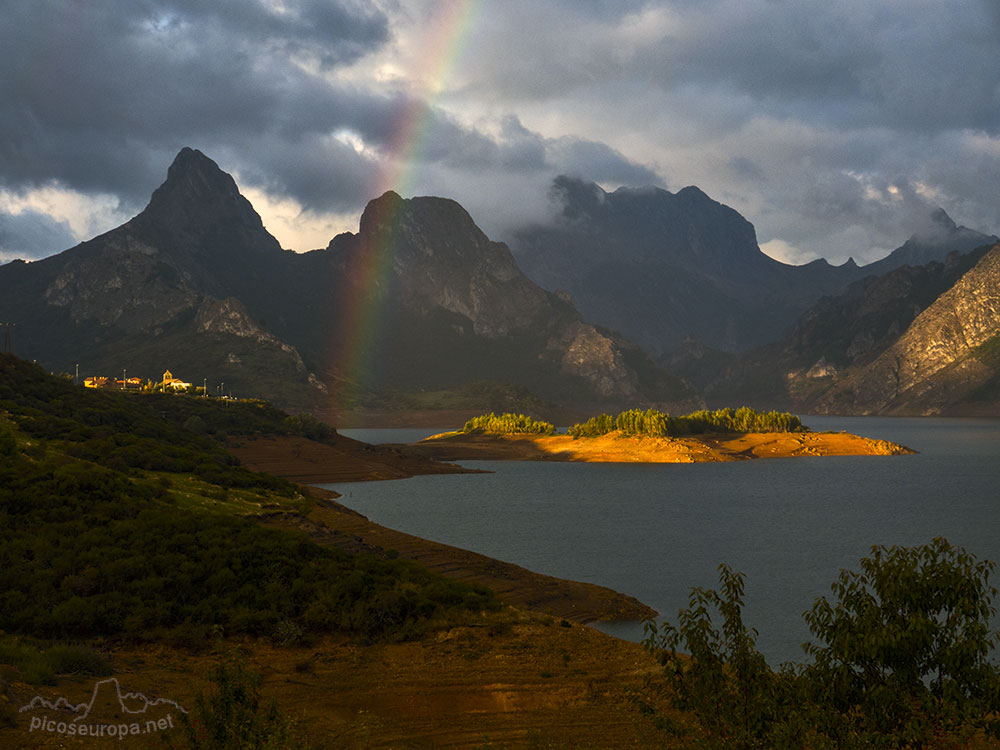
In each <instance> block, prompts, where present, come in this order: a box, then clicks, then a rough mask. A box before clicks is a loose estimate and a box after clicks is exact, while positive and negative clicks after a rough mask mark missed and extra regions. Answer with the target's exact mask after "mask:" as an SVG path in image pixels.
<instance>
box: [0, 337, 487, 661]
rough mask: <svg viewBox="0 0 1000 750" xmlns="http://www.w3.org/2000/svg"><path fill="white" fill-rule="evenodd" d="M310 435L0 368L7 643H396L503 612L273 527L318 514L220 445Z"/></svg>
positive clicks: (201, 407) (214, 409)
mask: <svg viewBox="0 0 1000 750" xmlns="http://www.w3.org/2000/svg"><path fill="white" fill-rule="evenodd" d="M326 429H327V430H329V431H330V434H332V430H330V428H326ZM304 431H305V432H318V433H319V434H317V435H316V436H317V437H320V438H323V437H324V434H323V429H322V427H320V426H318V425H317V424H316V423H314V421H313V420H310V419H308V418H305V419H303V418H296V417H288V416H287V415H285V414H283V413H282V412H280V411H278V410H276V409H273V408H272V407H269V406H268V405H266V404H260V403H230V402H219V401H215V402H213V401H208V400H204V399H200V400H199V399H192V398H188V397H183V396H176V397H173V396H159V397H157V396H138V395H128V394H120V393H102V392H94V391H88V390H85V389H83V388H78V387H75V386H73V384H72V383H70V382H68V381H65V380H61V379H58V378H54V377H51V376H48V375H45V374H44V373H43V372H42V371H41V369H40V368H38V367H36V366H34V365H30V364H28V363H25V362H23V361H21V360H18V359H16V358H14V357H11V356H8V355H0V630H3V631H6V632H11V633H22V634H25V635H31V636H35V637H44V638H85V637H93V636H105V637H108V636H110V637H115V638H126V639H133V640H144V639H155V638H160V637H164V636H170V637H172V638H175V639H179V640H180V641H182V642H184V643H188V644H191V645H197V644H199V643H204V642H205V641H206V640H207V638H208V636H209V634H210V633H211V632H221V633H224V634H226V635H230V634H237V633H246V634H253V635H258V636H267V637H274V638H276V639H284V638H288V637H291V636H296V635H300V634H303V633H308V632H317V633H322V632H330V631H347V632H352V633H359V634H365V635H368V636H374V635H387V634H393V633H395V634H399V633H405V632H409V631H410V630H411V629H413V628H417V627H419V625H420V623H421V622H423V621H425V620H426V619H427V618H428V617H431V616H433V615H434V614H435V613H438V612H440V611H441V610H442V609H446V608H451V607H468V608H471V609H475V610H480V609H483V608H489V607H493V606H495V600H494V598H493V595H492V594H490V593H488V592H486V591H485V590H483V589H474V588H472V587H469V586H465V585H462V584H458V583H453V582H450V581H446V580H445V579H443V578H440V577H438V576H436V575H432V574H431V573H429V572H427V571H426V570H424V569H422V568H419V567H418V566H415V565H412V564H409V563H404V562H402V561H398V560H390V559H387V558H385V557H379V556H375V555H352V554H348V553H346V552H342V551H339V550H334V549H330V548H327V547H322V546H319V545H317V544H315V543H313V542H312V541H310V540H309V539H307V538H306V537H304V536H302V535H300V534H296V533H291V532H285V531H277V530H274V529H268V528H264V527H262V526H261V525H260V524H259V517H260V516H261V515H262V514H265V513H295V512H296V511H300V510H303V509H305V508H306V507H307V505H308V501H307V499H306V498H305V497H304V496H303V495H302V494H300V492H299V490H298V488H297V487H296V486H294V485H291V484H289V483H288V482H285V481H284V480H281V479H277V478H275V477H272V476H269V475H267V474H261V473H257V472H252V471H249V470H247V469H245V468H243V467H241V466H239V465H238V461H236V459H234V458H233V457H232V456H230V455H229V454H228V453H227V452H226V451H225V449H224V447H223V445H222V444H221V443H220V442H219V441H218V440H215V439H213V438H212V437H209V436H208V435H209V434H210V433H214V434H215V435H216V436H221V435H223V434H225V433H227V432H228V433H231V434H236V433H240V434H253V433H264V434H301V433H302V432H304ZM328 436H329V435H327V437H328Z"/></svg>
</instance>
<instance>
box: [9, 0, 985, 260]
mask: <svg viewBox="0 0 1000 750" xmlns="http://www.w3.org/2000/svg"><path fill="white" fill-rule="evenodd" d="M458 1H459V2H462V0H458ZM441 5H442V4H441V3H432V2H430V0H391V2H390V0H383V1H380V2H376V3H371V2H369V3H363V2H360V1H356V0H286V2H285V3H274V2H270V1H269V0H136V1H135V2H129V3H120V2H115V1H113V0H90V1H89V2H85V3H84V2H70V1H68V0H62V1H58V2H57V1H56V0H36V2H31V3H24V2H19V1H18V0H0V12H2V14H3V15H2V17H3V18H4V23H3V24H2V25H0V55H2V57H3V62H4V65H3V69H2V72H0V97H2V101H3V102H4V106H3V107H0V189H4V190H6V191H8V193H9V194H14V195H24V194H26V193H27V192H28V191H30V190H32V189H33V188H39V187H46V186H57V187H61V188H66V189H69V190H74V191H78V192H80V193H84V194H108V195H112V196H115V197H116V198H117V199H118V200H119V202H120V206H121V211H122V213H123V214H128V213H134V212H135V211H137V210H138V209H139V208H141V207H142V205H144V203H145V201H146V200H147V199H148V197H149V194H150V192H151V191H152V190H153V189H154V188H155V187H156V185H157V184H159V182H161V181H162V179H163V177H164V175H165V171H166V166H167V165H168V164H169V162H170V160H171V159H172V157H173V155H174V154H175V153H176V151H177V150H178V149H179V148H180V147H182V146H185V145H191V146H194V147H197V148H200V149H202V150H203V151H205V152H206V153H207V154H209V155H210V156H212V157H213V158H215V159H216V160H217V161H218V162H219V163H220V165H222V166H223V168H225V169H228V170H230V171H235V172H238V174H239V177H240V180H241V183H242V184H243V185H247V186H253V187H256V188H258V189H260V190H263V191H265V192H266V193H267V194H268V195H269V196H271V197H272V198H273V199H275V200H277V199H282V198H290V199H293V200H294V201H295V202H296V203H297V204H298V205H299V206H301V207H302V209H303V211H304V213H303V215H302V217H303V220H304V221H305V220H307V219H308V218H309V217H321V216H329V215H333V214H350V213H355V214H356V213H360V210H361V208H362V207H363V205H364V203H365V202H366V201H367V199H369V198H370V197H372V195H371V192H372V191H373V190H374V189H375V186H376V185H378V184H379V182H378V176H379V175H380V174H384V173H386V172H387V171H389V170H390V166H391V165H389V164H387V161H386V160H387V158H388V155H389V152H390V151H391V148H392V145H393V140H392V139H393V137H394V134H395V129H396V127H397V124H398V123H400V122H401V121H403V120H404V119H407V118H414V117H417V118H418V119H419V122H420V123H421V126H422V127H421V132H422V133H423V134H424V135H425V138H424V140H423V148H422V149H421V150H420V151H419V153H418V155H417V159H418V163H417V164H415V165H413V166H412V167H411V168H410V169H408V170H405V173H406V174H407V175H408V177H409V178H410V179H409V181H408V185H409V187H410V188H411V189H412V192H414V193H436V194H444V195H448V196H450V197H454V198H456V199H458V200H459V201H460V202H462V203H463V204H465V205H466V206H467V207H468V208H469V209H470V211H471V212H472V213H473V216H475V217H476V219H477V220H478V221H479V222H480V223H481V224H482V225H483V226H484V228H485V229H487V231H489V232H490V233H491V234H495V235H502V234H503V232H504V230H505V229H507V228H509V227H510V226H512V225H514V224H516V223H518V222H519V221H522V220H537V219H539V218H541V217H542V216H543V215H544V213H545V211H547V210H548V207H547V204H546V201H545V195H546V192H547V188H548V186H549V184H550V183H551V180H552V179H553V177H555V176H556V175H557V174H561V173H566V174H572V175H575V176H579V177H582V178H584V179H589V180H594V181H598V182H601V183H602V184H604V185H606V186H608V187H612V188H613V187H616V186H617V185H620V184H626V185H643V184H659V185H664V186H668V187H671V188H672V189H676V188H679V187H682V186H683V185H685V184H697V185H699V186H700V187H702V188H703V189H704V190H705V191H706V192H708V193H709V194H710V195H712V196H713V197H714V198H716V199H718V200H721V201H723V202H726V203H729V204H730V205H732V206H733V207H735V208H736V209H737V210H740V211H741V212H743V213H744V214H745V215H746V216H747V218H749V219H750V220H751V221H753V222H754V223H755V225H756V226H757V228H758V233H759V236H760V239H761V241H762V242H765V243H767V242H770V243H771V244H770V245H769V246H768V247H769V248H770V249H771V250H772V251H777V252H784V254H785V255H786V257H789V258H794V259H799V260H806V259H809V258H812V257H816V256H817V255H825V256H827V257H830V258H831V259H833V260H835V261H840V260H843V259H845V258H846V257H847V256H848V255H855V257H858V258H859V259H860V260H871V259H873V258H874V257H877V256H878V255H879V254H882V253H884V252H886V251H888V250H890V249H892V248H893V247H895V246H897V245H899V244H901V243H902V241H903V240H905V239H906V237H907V236H908V235H909V234H910V233H911V232H912V231H913V229H914V228H915V227H916V226H917V225H918V224H919V221H920V219H921V217H922V216H923V215H924V214H925V213H926V212H927V210H928V209H929V208H930V207H932V206H936V205H942V206H944V208H945V209H946V210H948V211H949V213H951V214H952V215H953V217H954V218H955V219H956V220H957V221H959V222H960V223H965V224H968V225H969V226H972V227H974V228H977V229H981V230H987V231H991V232H996V231H998V229H1000V207H998V205H997V201H996V200H995V196H996V195H997V194H998V192H1000V79H998V77H997V76H996V73H995V70H996V60H997V59H1000V33H998V32H1000V11H998V10H997V7H998V6H997V5H996V3H995V0H973V1H971V2H958V0H922V2H920V3H919V4H913V3H898V2H888V1H887V0H881V1H880V0H876V1H875V2H872V1H871V0H839V1H838V2H829V0H824V1H823V2H820V1H819V0H700V1H699V2H694V1H693V0H673V1H670V2H668V1H666V0H664V1H660V2H642V1H641V0H625V1H623V0H616V1H615V2H612V1H611V0H505V2H503V3H488V2H484V1H483V0H473V1H472V2H470V3H468V4H467V7H468V9H469V10H470V11H473V13H472V15H473V16H474V18H475V21H476V23H475V24H474V25H473V27H472V28H471V30H470V31H469V35H468V39H467V41H466V49H465V53H464V55H463V56H462V58H461V64H460V65H459V66H458V67H456V68H455V69H454V70H453V71H451V76H450V79H449V80H448V81H447V85H446V86H445V88H444V89H443V90H442V91H441V93H440V97H439V98H435V99H434V100H423V99H422V98H421V96H422V95H421V93H420V88H419V87H417V88H412V87H409V88H408V87H407V86H406V85H405V84H406V82H407V80H408V79H407V78H406V75H403V77H402V78H401V79H400V81H399V82H398V83H393V80H392V79H391V77H389V78H388V79H387V78H386V77H385V76H384V75H381V74H380V73H379V65H380V64H381V63H382V62H386V61H388V62H389V63H396V67H397V68H402V69H403V70H404V74H408V73H413V72H414V70H415V69H416V68H419V64H418V63H419V57H417V58H414V57H413V56H412V55H413V54H414V53H412V52H411V53H410V54H411V56H410V57H407V56H406V52H405V51H406V50H407V49H409V50H413V49H418V50H419V48H420V40H421V39H422V35H423V34H424V33H425V31H426V30H425V29H421V28H419V27H417V26H415V25H413V24H414V21H413V19H421V18H426V17H428V16H432V15H433V12H434V11H436V10H438V9H439V8H440V7H441ZM430 52H433V50H431V51H430ZM416 54H419V52H418V53H416ZM428 54H429V53H428ZM2 209H3V205H2V203H0V258H5V257H10V256H11V255H12V254H13V253H15V252H16V253H21V254H24V255H27V256H33V257H34V256H38V255H42V254H45V253H47V252H54V251H58V250H61V249H63V247H65V246H68V244H62V245H59V244H57V245H51V244H50V243H56V242H58V243H66V239H67V238H68V233H67V227H66V225H65V223H60V221H61V220H60V219H59V218H58V217H53V216H47V215H45V214H44V213H42V212H40V211H38V210H35V211H23V210H22V212H21V213H18V214H17V215H16V216H15V215H13V214H3V213H2ZM265 218H266V217H265ZM14 238H17V239H14ZM279 239H282V240H283V241H286V238H284V237H279ZM69 244H72V243H69ZM286 244H287V242H286ZM296 249H307V248H305V247H299V246H296Z"/></svg>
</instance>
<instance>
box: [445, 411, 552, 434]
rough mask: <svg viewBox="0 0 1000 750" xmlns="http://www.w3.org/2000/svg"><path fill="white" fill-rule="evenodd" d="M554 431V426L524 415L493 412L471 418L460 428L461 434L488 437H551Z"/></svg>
mask: <svg viewBox="0 0 1000 750" xmlns="http://www.w3.org/2000/svg"><path fill="white" fill-rule="evenodd" d="M555 431H556V428H555V425H553V424H550V423H549V422H541V421H539V420H536V419H533V418H531V417H529V416H526V415H524V414H494V413H493V412H490V413H489V414H484V415H482V416H479V417H473V418H472V419H470V420H469V421H468V422H466V423H465V426H464V427H463V428H462V432H482V433H486V434H488V435H514V434H518V433H526V434H530V435H551V434H552V433H554V432H555Z"/></svg>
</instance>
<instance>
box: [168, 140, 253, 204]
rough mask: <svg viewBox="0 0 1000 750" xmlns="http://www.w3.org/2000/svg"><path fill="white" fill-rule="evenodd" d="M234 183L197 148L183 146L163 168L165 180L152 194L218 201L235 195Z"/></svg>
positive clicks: (236, 194)
mask: <svg viewBox="0 0 1000 750" xmlns="http://www.w3.org/2000/svg"><path fill="white" fill-rule="evenodd" d="M239 194H240V190H239V188H238V187H236V181H235V180H234V179H233V178H232V177H231V176H230V175H228V174H226V173H225V172H223V171H222V170H221V169H219V165H218V164H216V163H215V162H214V161H212V160H211V159H209V158H208V157H207V156H205V154H203V153H202V152H201V151H198V150H197V149H193V148H188V147H186V146H185V147H184V148H182V149H181V150H180V151H179V152H178V154H177V156H176V157H174V161H173V163H172V164H171V165H170V168H169V169H167V181H166V182H164V183H163V184H162V185H161V186H160V187H159V188H158V189H157V190H156V192H155V193H153V200H154V201H155V200H156V198H157V196H158V195H159V196H160V197H163V195H181V196H183V197H185V198H196V199H205V198H210V199H218V198H220V197H222V196H228V197H235V196H239Z"/></svg>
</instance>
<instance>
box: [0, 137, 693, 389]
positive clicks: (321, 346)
mask: <svg viewBox="0 0 1000 750" xmlns="http://www.w3.org/2000/svg"><path fill="white" fill-rule="evenodd" d="M0 320H5V321H13V322H15V323H16V325H17V328H16V330H17V347H16V352H17V353H18V354H20V355H21V356H24V357H27V358H30V359H37V360H38V361H39V362H40V363H42V364H44V365H45V366H46V367H48V368H50V369H52V370H54V371H57V372H58V371H64V372H74V371H75V370H74V368H75V366H76V365H77V364H79V366H80V369H81V375H83V374H84V373H86V374H111V375H116V374H117V373H119V372H122V371H123V370H127V371H128V372H129V374H142V375H144V376H145V377H149V378H151V379H154V380H155V379H156V378H158V377H159V376H160V373H162V372H163V371H164V370H166V369H168V368H169V369H170V370H172V372H173V373H174V374H175V375H178V376H179V377H182V378H183V379H185V380H188V381H190V382H193V383H196V384H199V385H200V384H201V383H202V381H203V380H207V382H208V384H209V392H210V393H211V392H212V389H213V388H215V387H217V385H221V384H222V383H225V391H227V392H229V391H233V392H237V393H239V394H240V395H257V396H264V397H268V398H270V399H272V400H274V401H276V402H277V403H279V404H282V405H286V406H299V407H316V406H317V405H319V406H322V405H323V404H324V403H326V402H327V401H328V399H330V398H331V396H337V397H339V398H347V395H348V394H350V396H351V398H353V399H354V400H355V401H357V400H358V399H361V400H363V399H365V398H374V399H376V400H377V398H378V394H380V393H385V392H388V391H391V390H394V389H396V390H398V389H402V390H407V389H410V390H414V389H415V390H420V389H435V388H438V389H440V388H450V387H457V386H461V385H463V384H466V383H469V382H471V381H477V380H491V381H498V382H500V383H506V384H512V385H516V386H521V387H526V388H528V389H530V390H531V391H533V392H534V393H536V394H538V395H540V396H541V397H543V398H546V399H550V400H552V401H557V402H560V403H566V402H581V403H603V402H608V403H642V402H657V403H660V402H670V401H676V400H684V399H689V398H690V397H691V395H692V394H691V391H690V389H689V388H688V387H687V386H686V385H685V384H684V383H683V382H682V381H680V380H679V379H677V378H675V377H672V376H670V375H669V374H668V373H666V372H665V371H663V370H662V369H661V368H660V367H658V366H657V365H656V364H654V363H653V361H652V360H651V359H650V358H649V357H648V356H647V355H646V354H645V353H644V352H642V351H641V350H639V349H638V348H637V347H635V346H633V345H631V344H629V343H628V342H627V341H625V340H624V339H623V338H621V337H620V336H617V335H614V334H610V333H608V332H606V331H602V330H599V329H597V328H595V327H594V326H593V325H591V324H588V323H585V322H584V321H583V320H582V318H581V316H580V314H579V313H578V312H577V311H576V310H575V309H574V307H573V305H572V304H571V303H569V302H567V301H566V300H565V299H563V298H561V297H559V296H557V295H555V294H553V293H550V292H547V291H545V290H543V289H542V288H541V287H539V286H537V285H536V284H535V283H533V282H532V281H530V280H528V279H527V278H526V277H525V276H524V275H523V274H522V273H521V272H520V270H519V269H518V267H517V265H516V264H515V262H514V259H513V257H512V255H511V253H510V251H509V250H508V249H507V247H506V246H505V245H503V244H500V243H496V242H491V241H490V240H489V239H488V238H487V237H486V236H485V235H484V234H483V233H482V232H481V231H480V230H479V228H478V227H476V225H475V223H474V222H473V221H472V219H471V217H470V216H469V215H468V213H466V212H465V210H464V209H462V207H461V206H459V205H458V204H457V203H455V202H454V201H451V200H446V199H441V198H414V199H411V200H404V199H402V198H400V197H399V196H398V195H396V194H394V193H387V194H385V195H383V196H381V197H380V198H378V199H376V200H373V201H372V202H371V203H369V205H368V207H367V208H366V210H365V212H364V214H363V216H362V217H361V222H360V229H359V232H358V234H343V235H340V236H338V237H335V238H334V239H333V240H332V241H331V242H330V245H329V247H327V248H326V249H323V250H316V251H313V252H310V253H305V254H297V253H292V252H289V251H284V250H282V249H281V247H280V246H279V244H278V242H277V241H276V240H275V239H274V237H272V236H271V235H270V234H269V233H268V232H267V231H266V229H265V228H264V226H263V224H262V222H261V219H260V216H259V215H258V214H257V213H256V211H254V209H253V207H252V206H251V204H250V203H249V201H247V200H246V199H245V198H244V197H243V196H242V195H241V194H240V192H239V189H238V188H237V186H236V183H235V182H234V180H233V179H232V177H231V176H229V175H228V174H226V173H224V172H223V171H221V170H220V169H219V168H218V166H217V165H216V164H215V162H213V161H212V160H211V159H209V158H208V157H206V156H205V155H204V154H202V153H201V152H199V151H196V150H192V149H188V148H185V149H183V150H182V151H181V152H180V153H179V154H178V155H177V157H176V159H175V160H174V162H173V164H171V166H170V168H169V170H168V174H167V180H166V182H164V184H163V185H161V186H160V187H159V188H158V189H157V190H156V191H155V192H154V193H153V196H152V198H151V200H150V202H149V205H148V206H147V207H146V208H145V210H143V211H142V213H140V214H139V215H138V216H136V217H135V218H133V219H132V220H130V221H129V222H127V223H126V224H124V225H122V226H120V227H118V228H117V229H114V230H112V231H110V232H107V233H106V234H103V235H101V236H99V237H95V238H94V239H92V240H89V241H87V242H84V243H82V244H80V245H78V246H77V247H74V248H72V249H70V250H67V251H65V252H63V253H60V254H58V255H54V256H51V257H48V258H45V259H44V260H40V261H36V262H32V263H25V262H23V261H15V262H12V263H9V264H6V265H4V266H3V267H0Z"/></svg>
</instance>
